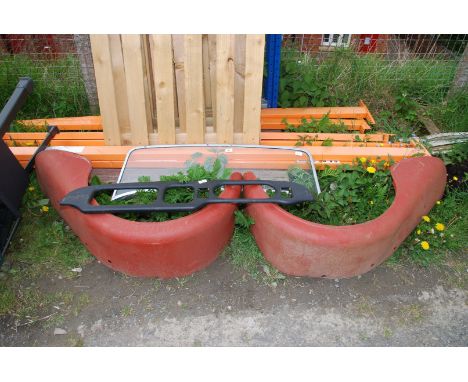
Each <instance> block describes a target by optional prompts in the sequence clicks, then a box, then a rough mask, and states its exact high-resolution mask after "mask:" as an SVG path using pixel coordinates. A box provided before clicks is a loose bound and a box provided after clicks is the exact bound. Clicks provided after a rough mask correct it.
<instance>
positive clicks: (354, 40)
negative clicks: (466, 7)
mask: <svg viewBox="0 0 468 382" xmlns="http://www.w3.org/2000/svg"><path fill="white" fill-rule="evenodd" d="M467 42H468V35H423V34H419V35H396V34H394V35H381V34H358V35H355V34H289V35H283V43H282V44H283V46H282V57H281V75H280V95H279V106H282V107H290V106H297V107H302V106H306V105H321V104H331V105H335V104H338V105H340V104H352V103H355V102H357V100H359V99H361V98H363V99H366V101H367V102H369V103H370V104H374V105H375V106H376V107H379V106H380V107H384V106H385V105H387V104H388V102H387V101H389V100H390V99H391V98H392V97H394V96H395V95H398V94H409V95H410V96H411V97H413V98H415V99H417V100H418V101H420V102H422V103H434V102H440V101H441V100H442V99H443V98H444V97H445V96H446V94H447V91H448V90H449V89H450V87H451V86H452V83H453V81H454V77H455V74H456V71H457V66H458V64H459V62H460V60H461V58H462V57H463V53H464V51H465V49H466V45H467Z"/></svg>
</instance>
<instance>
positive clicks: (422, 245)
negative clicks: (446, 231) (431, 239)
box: [421, 241, 429, 251]
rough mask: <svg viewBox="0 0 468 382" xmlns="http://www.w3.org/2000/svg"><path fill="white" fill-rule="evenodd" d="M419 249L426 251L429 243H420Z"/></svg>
mask: <svg viewBox="0 0 468 382" xmlns="http://www.w3.org/2000/svg"><path fill="white" fill-rule="evenodd" d="M421 247H422V249H424V250H425V251H427V250H428V249H429V243H428V242H427V241H421Z"/></svg>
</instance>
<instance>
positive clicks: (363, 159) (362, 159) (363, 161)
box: [359, 157, 367, 163]
mask: <svg viewBox="0 0 468 382" xmlns="http://www.w3.org/2000/svg"><path fill="white" fill-rule="evenodd" d="M359 160H360V161H361V163H366V162H367V159H366V158H364V157H362V158H359Z"/></svg>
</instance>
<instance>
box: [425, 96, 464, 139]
mask: <svg viewBox="0 0 468 382" xmlns="http://www.w3.org/2000/svg"><path fill="white" fill-rule="evenodd" d="M427 114H428V115H429V117H430V118H432V120H433V121H434V122H435V124H436V125H437V126H438V127H439V128H441V129H442V130H443V131H447V132H461V131H468V87H466V88H465V89H463V90H460V91H457V92H456V93H454V94H453V95H451V96H450V97H448V98H447V100H446V102H444V103H440V104H435V105H431V106H430V107H429V108H428V110H427Z"/></svg>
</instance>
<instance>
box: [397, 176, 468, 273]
mask: <svg viewBox="0 0 468 382" xmlns="http://www.w3.org/2000/svg"><path fill="white" fill-rule="evenodd" d="M467 181H468V180H466V179H465V184H464V185H462V187H460V188H457V189H453V188H452V187H451V183H452V182H450V181H449V185H448V186H447V190H446V196H445V197H444V198H443V199H442V200H441V201H440V204H436V205H435V206H434V207H433V208H432V210H431V211H430V212H429V214H428V217H429V219H430V222H426V221H424V220H422V221H421V223H420V224H419V225H418V227H416V229H415V230H414V231H413V232H412V233H411V234H410V235H409V236H408V238H407V239H406V240H405V241H404V242H403V244H402V245H401V246H400V247H399V248H398V250H397V251H396V252H395V254H394V255H393V256H392V257H391V258H390V259H389V261H390V262H391V263H395V262H400V261H404V260H408V259H409V260H410V261H412V262H414V263H417V264H419V265H423V266H428V265H431V264H437V263H441V262H442V261H443V260H445V259H446V258H447V256H449V255H450V254H457V253H461V252H463V251H466V250H467V248H468V246H467V243H466V233H467V232H468V214H467V213H466V211H467V210H468V187H467V183H466V182H467ZM437 223H441V224H443V225H444V226H445V227H444V230H443V231H438V230H437V229H436V228H435V225H436V224H437ZM423 241H425V242H427V243H428V244H429V249H428V250H424V249H423V247H422V245H421V243H422V242H423Z"/></svg>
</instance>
